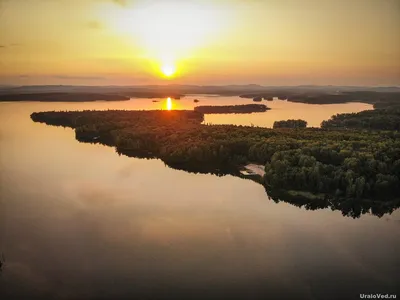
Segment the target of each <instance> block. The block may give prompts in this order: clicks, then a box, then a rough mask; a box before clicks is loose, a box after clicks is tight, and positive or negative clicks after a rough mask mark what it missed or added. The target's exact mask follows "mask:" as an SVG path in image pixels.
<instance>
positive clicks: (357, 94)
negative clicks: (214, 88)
mask: <svg viewBox="0 0 400 300" xmlns="http://www.w3.org/2000/svg"><path fill="white" fill-rule="evenodd" d="M240 97H242V98H249V99H250V98H253V99H260V98H263V99H266V100H271V99H272V97H277V98H278V99H279V100H287V101H290V102H300V103H308V104H338V103H348V102H362V103H368V104H375V103H388V102H389V103H399V104H400V93H399V92H375V91H354V92H339V91H338V92H336V93H328V92H323V91H311V90H310V91H307V92H299V91H298V90H291V91H287V90H276V91H267V92H261V93H250V94H243V95H240Z"/></svg>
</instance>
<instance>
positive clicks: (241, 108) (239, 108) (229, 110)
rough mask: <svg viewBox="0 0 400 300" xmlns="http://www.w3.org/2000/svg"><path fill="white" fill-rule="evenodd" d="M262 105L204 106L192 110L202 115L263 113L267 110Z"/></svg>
mask: <svg viewBox="0 0 400 300" xmlns="http://www.w3.org/2000/svg"><path fill="white" fill-rule="evenodd" d="M269 109H270V108H268V107H267V106H266V105H264V104H242V105H221V106H216V105H204V106H197V107H195V108H194V110H195V111H197V112H201V113H203V114H249V113H253V112H264V111H267V110H269Z"/></svg>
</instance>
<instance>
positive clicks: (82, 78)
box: [0, 0, 400, 85]
mask: <svg viewBox="0 0 400 300" xmlns="http://www.w3.org/2000/svg"><path fill="white" fill-rule="evenodd" d="M399 28H400V1H398V0H351V1H348V0H332V1H331V0H302V1H297V0H264V1H261V0H248V1H245V0H230V1H228V0H221V1H211V0H193V1H190V0H185V1H179V0H174V1H173V0H162V1H154V0H153V1H150V0H136V1H129V0H126V1H124V0H114V1H113V0H79V1H78V0H0V84H83V85H109V84H115V85H135V84H167V83H168V84H169V83H174V84H216V85H217V84H239V83H243V84H247V83H258V84H264V85H296V84H340V85H400V33H399ZM162 70H169V71H172V70H173V71H176V73H175V74H174V75H173V76H171V77H170V78H167V76H165V75H164V74H163V73H162Z"/></svg>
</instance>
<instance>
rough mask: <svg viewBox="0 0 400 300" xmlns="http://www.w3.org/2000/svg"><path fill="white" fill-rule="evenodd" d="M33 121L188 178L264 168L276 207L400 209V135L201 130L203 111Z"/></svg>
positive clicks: (36, 117) (350, 211)
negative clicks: (278, 203)
mask: <svg viewBox="0 0 400 300" xmlns="http://www.w3.org/2000/svg"><path fill="white" fill-rule="evenodd" d="M380 113H382V112H378V115H377V117H378V118H379V114H380ZM361 114H362V113H361ZM31 118H32V120H33V121H35V122H43V123H46V124H49V125H57V126H67V127H71V128H74V129H75V134H76V139H77V140H79V141H82V142H90V143H102V144H105V145H109V146H114V147H115V148H116V151H117V152H118V153H120V154H125V155H128V156H134V157H143V158H159V159H161V160H163V161H164V162H165V163H166V164H167V165H168V166H171V167H173V168H176V169H182V170H187V171H190V172H202V173H208V172H210V173H214V174H218V175H224V174H232V175H235V176H241V174H240V172H239V170H240V169H241V167H242V166H245V165H247V164H249V163H253V164H257V165H263V166H265V175H264V176H263V177H259V176H258V177H257V176H254V178H253V179H254V180H255V181H257V182H259V183H261V184H263V185H264V186H265V188H266V190H267V192H268V195H271V197H272V198H273V199H274V200H275V201H287V202H289V203H292V204H294V205H297V206H305V207H306V208H307V207H308V208H312V209H318V208H322V207H330V208H331V209H335V210H341V211H342V212H343V213H344V214H346V215H350V216H352V217H359V216H360V215H361V214H363V213H366V212H369V211H370V210H373V211H374V212H376V214H377V215H378V216H381V215H383V214H384V213H385V212H390V211H393V210H394V209H395V208H398V207H399V206H400V180H399V176H400V153H399V151H398V149H400V132H399V131H397V130H390V131H375V130H366V129H348V128H347V129H346V128H335V129H330V128H327V129H324V128H322V129H318V128H303V129H298V128H297V129H291V128H285V129H267V128H259V127H248V126H234V125H203V124H201V123H202V122H203V121H204V115H203V113H202V112H199V111H198V110H197V111H161V110H155V111H112V110H111V111H83V112H39V113H33V114H32V115H31ZM388 120H389V119H388ZM171 129H173V130H171Z"/></svg>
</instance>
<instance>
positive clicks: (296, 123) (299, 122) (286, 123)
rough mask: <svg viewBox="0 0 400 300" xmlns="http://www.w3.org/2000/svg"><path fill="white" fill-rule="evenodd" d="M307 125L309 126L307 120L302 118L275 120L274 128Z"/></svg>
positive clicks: (303, 126)
mask: <svg viewBox="0 0 400 300" xmlns="http://www.w3.org/2000/svg"><path fill="white" fill-rule="evenodd" d="M306 127H307V122H306V121H304V120H301V119H298V120H293V119H291V120H286V121H284V120H282V121H275V122H274V126H273V128H306Z"/></svg>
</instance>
